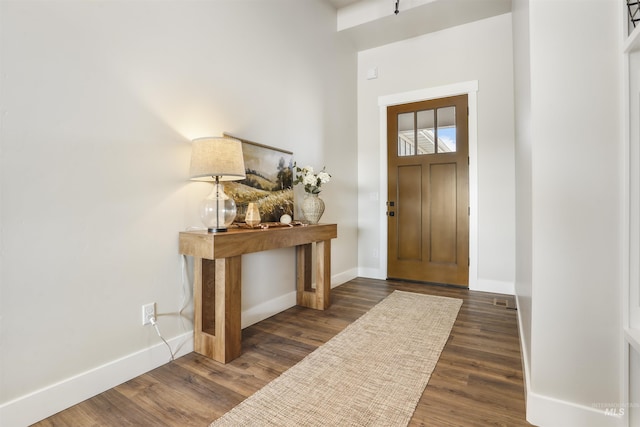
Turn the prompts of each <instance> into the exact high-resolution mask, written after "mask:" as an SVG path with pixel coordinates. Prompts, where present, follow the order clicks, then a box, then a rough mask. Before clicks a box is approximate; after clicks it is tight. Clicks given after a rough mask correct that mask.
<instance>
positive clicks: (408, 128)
mask: <svg viewBox="0 0 640 427" xmlns="http://www.w3.org/2000/svg"><path fill="white" fill-rule="evenodd" d="M414 123H415V117H414V114H413V112H411V113H401V114H398V156H399V157H403V156H413V155H414V154H416V141H415V127H414Z"/></svg>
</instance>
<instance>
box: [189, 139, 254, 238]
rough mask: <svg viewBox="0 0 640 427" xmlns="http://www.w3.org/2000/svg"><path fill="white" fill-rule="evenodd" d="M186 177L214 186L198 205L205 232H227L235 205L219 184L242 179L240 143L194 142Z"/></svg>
mask: <svg viewBox="0 0 640 427" xmlns="http://www.w3.org/2000/svg"><path fill="white" fill-rule="evenodd" d="M189 175H190V177H191V179H192V180H194V181H213V182H214V183H215V184H214V185H213V190H212V191H211V194H209V195H208V196H207V197H206V198H205V199H204V200H203V201H202V202H201V203H200V219H202V222H203V223H204V225H205V227H207V230H208V231H209V232H212V233H217V232H223V231H227V227H228V226H229V225H231V223H232V222H233V220H234V219H235V217H236V203H235V201H234V200H233V198H232V197H229V196H228V195H227V194H225V192H224V185H223V184H221V182H223V181H237V180H240V179H244V177H245V169H244V158H243V156H242V143H241V142H240V141H239V140H237V139H233V138H226V137H206V138H197V139H194V140H193V142H192V146H191V168H190V173H189Z"/></svg>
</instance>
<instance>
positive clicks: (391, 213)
mask: <svg viewBox="0 0 640 427" xmlns="http://www.w3.org/2000/svg"><path fill="white" fill-rule="evenodd" d="M387 215H389V216H396V213H395V212H393V211H391V212H387Z"/></svg>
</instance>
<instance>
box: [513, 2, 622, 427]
mask: <svg viewBox="0 0 640 427" xmlns="http://www.w3.org/2000/svg"><path fill="white" fill-rule="evenodd" d="M619 7H620V5H618V4H616V3H615V2H610V1H608V0H593V1H589V2H582V3H581V5H580V7H576V3H575V2H574V1H568V0H567V1H553V2H549V1H531V2H520V1H517V2H515V7H514V9H515V10H516V12H514V17H517V19H516V20H515V21H514V28H516V37H515V40H516V45H515V49H516V52H518V51H519V52H520V54H518V53H517V54H516V59H518V60H519V61H520V60H523V61H527V59H526V58H524V57H525V56H526V55H527V52H528V53H529V55H530V56H529V58H528V61H529V62H530V75H529V76H525V75H519V77H522V79H520V78H518V79H517V88H518V89H517V90H516V95H517V100H516V105H517V106H518V107H519V108H518V110H519V111H518V116H517V117H518V120H517V132H516V135H517V136H518V142H517V147H518V150H517V153H518V187H517V188H518V191H519V192H520V191H521V192H523V196H522V197H518V210H517V211H518V219H519V220H518V233H517V235H518V245H517V247H518V261H517V265H518V275H517V278H518V285H517V287H516V289H517V292H518V300H519V303H520V306H521V307H522V308H523V310H522V312H521V313H520V316H521V325H523V326H524V327H523V332H524V334H523V336H522V339H523V345H524V346H525V347H526V348H527V349H528V350H527V351H526V352H525V354H526V355H527V356H530V360H529V363H528V365H529V366H528V367H527V379H528V383H527V389H528V399H527V403H528V404H527V416H528V420H529V421H530V422H531V423H533V424H535V425H544V426H567V425H580V426H609V425H611V426H613V425H619V423H620V420H619V419H618V418H617V417H612V416H609V417H607V416H606V415H605V413H604V411H605V409H606V408H607V403H609V402H613V403H614V405H624V402H621V395H620V390H621V384H620V372H621V367H620V361H621V355H620V348H621V345H620V343H621V340H620V338H621V335H620V330H621V325H620V322H621V319H620V317H621V315H620V311H621V310H620V286H621V266H622V261H621V259H622V253H621V249H622V242H623V239H622V236H621V231H620V230H621V226H620V223H621V220H622V217H623V216H622V212H621V200H622V197H621V192H622V188H623V185H622V182H623V180H622V176H621V173H622V171H623V170H624V168H623V167H622V156H621V153H622V151H621V141H622V135H621V124H622V121H621V112H620V86H619V77H620V75H621V72H620V56H619V53H618V52H620V47H619V45H618V38H619V34H620V29H619V25H620V22H619V21H620V20H619V16H618V13H619V10H620V9H619ZM518 16H519V18H518ZM527 20H528V30H527V29H524V28H519V27H516V26H517V25H518V24H520V23H522V22H523V21H527ZM527 33H528V34H527ZM516 70H518V68H516ZM529 85H530V86H529ZM520 107H521V108H520ZM528 108H530V110H528ZM529 227H530V229H528V228H529ZM529 328H530V329H529ZM609 408H610V409H617V408H616V407H615V406H613V407H612V406H609Z"/></svg>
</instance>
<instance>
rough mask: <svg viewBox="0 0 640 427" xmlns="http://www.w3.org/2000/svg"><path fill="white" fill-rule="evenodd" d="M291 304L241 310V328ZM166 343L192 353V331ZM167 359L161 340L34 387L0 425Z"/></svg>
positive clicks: (287, 300) (343, 276)
mask: <svg viewBox="0 0 640 427" xmlns="http://www.w3.org/2000/svg"><path fill="white" fill-rule="evenodd" d="M355 277H357V275H356V269H351V270H348V271H345V272H342V273H338V274H335V275H333V276H332V277H331V286H332V287H335V286H338V285H340V284H342V283H345V282H347V281H349V280H351V279H353V278H355ZM294 305H296V292H295V291H292V292H290V293H287V294H285V295H281V296H279V297H277V298H274V299H271V300H269V301H265V302H264V303H262V304H259V305H257V306H255V307H252V308H250V309H249V310H246V311H243V312H242V328H246V327H247V326H250V325H252V324H254V323H257V322H259V321H261V320H264V319H266V318H268V317H271V316H273V315H274V314H276V313H279V312H281V311H283V310H286V309H288V308H291V307H293V306H294ZM168 342H169V345H170V346H171V348H172V349H174V350H173V351H175V352H176V357H179V356H183V355H185V354H188V353H191V352H192V351H193V331H189V332H185V333H184V334H182V335H179V336H178V337H176V338H172V339H170V340H168ZM169 359H170V356H169V350H168V349H167V347H166V346H165V344H164V343H162V342H160V343H158V344H155V345H154V346H152V347H149V348H146V349H143V350H140V351H138V352H136V353H133V354H130V355H128V356H125V357H123V358H121V359H117V360H114V361H112V362H109V363H106V364H104V365H102V366H98V367H96V368H94V369H91V370H89V371H86V372H82V373H80V374H78V375H75V376H73V377H71V378H68V379H65V380H63V381H60V382H59V383H56V384H53V385H51V386H48V387H45V388H42V389H40V390H36V391H34V392H32V393H29V394H28V395H25V396H22V397H19V398H17V399H15V400H12V401H10V402H7V403H4V404H2V405H1V406H0V426H2V427H22V426H28V425H30V424H33V423H35V422H37V421H40V420H42V419H44V418H47V417H50V416H51V415H53V414H55V413H57V412H60V411H62V410H64V409H66V408H69V407H71V406H73V405H75V404H77V403H79V402H82V401H84V400H86V399H88V398H90V397H93V396H95V395H97V394H99V393H102V392H103V391H106V390H109V389H110V388H113V387H115V386H117V385H119V384H122V383H124V382H126V381H128V380H130V379H132V378H135V377H137V376H139V375H142V374H144V373H146V372H149V371H151V370H152V369H155V368H157V367H158V366H161V365H164V364H165V363H167V362H168V361H169Z"/></svg>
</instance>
